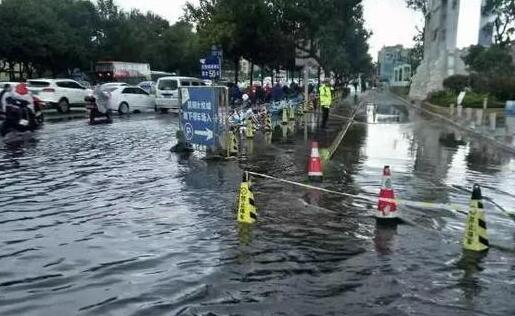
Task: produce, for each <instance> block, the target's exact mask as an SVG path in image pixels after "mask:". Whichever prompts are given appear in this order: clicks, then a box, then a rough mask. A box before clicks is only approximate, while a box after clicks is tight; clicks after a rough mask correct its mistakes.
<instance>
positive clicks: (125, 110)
mask: <svg viewBox="0 0 515 316" xmlns="http://www.w3.org/2000/svg"><path fill="white" fill-rule="evenodd" d="M118 113H120V115H123V114H129V105H128V104H127V103H126V102H122V103H121V104H120V106H119V107H118Z"/></svg>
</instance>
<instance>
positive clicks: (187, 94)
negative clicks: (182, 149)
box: [181, 87, 219, 146]
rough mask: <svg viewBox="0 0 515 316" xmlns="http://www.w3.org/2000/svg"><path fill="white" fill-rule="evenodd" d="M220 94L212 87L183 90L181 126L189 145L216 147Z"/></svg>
mask: <svg viewBox="0 0 515 316" xmlns="http://www.w3.org/2000/svg"><path fill="white" fill-rule="evenodd" d="M218 100H219V98H218V93H217V90H216V89H214V88H210V87H190V88H182V89H181V102H182V106H181V126H182V129H183V131H184V135H185V136H186V140H187V141H188V142H189V143H192V144H195V145H203V146H214V145H215V144H216V138H217V135H218V106H219V104H218V102H219V101H218Z"/></svg>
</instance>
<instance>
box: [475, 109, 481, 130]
mask: <svg viewBox="0 0 515 316" xmlns="http://www.w3.org/2000/svg"><path fill="white" fill-rule="evenodd" d="M481 125H483V109H477V110H476V126H481Z"/></svg>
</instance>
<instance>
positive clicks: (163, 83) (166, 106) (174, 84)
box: [155, 76, 206, 113]
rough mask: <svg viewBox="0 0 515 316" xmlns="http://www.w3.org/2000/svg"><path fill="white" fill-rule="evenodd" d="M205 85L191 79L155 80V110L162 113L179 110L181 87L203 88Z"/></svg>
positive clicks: (169, 78) (168, 78)
mask: <svg viewBox="0 0 515 316" xmlns="http://www.w3.org/2000/svg"><path fill="white" fill-rule="evenodd" d="M205 85H206V84H205V83H204V82H203V81H202V80H201V79H197V78H192V77H176V76H171V77H163V78H160V79H159V80H157V87H156V106H155V110H156V111H158V110H160V111H161V112H162V113H166V112H168V110H179V109H180V106H179V89H180V88H182V87H191V86H205Z"/></svg>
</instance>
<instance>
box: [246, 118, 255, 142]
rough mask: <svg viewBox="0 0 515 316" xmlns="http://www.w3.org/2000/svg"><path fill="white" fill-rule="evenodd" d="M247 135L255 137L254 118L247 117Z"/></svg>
mask: <svg viewBox="0 0 515 316" xmlns="http://www.w3.org/2000/svg"><path fill="white" fill-rule="evenodd" d="M245 136H247V138H254V122H252V119H247V122H246V124H245Z"/></svg>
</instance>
